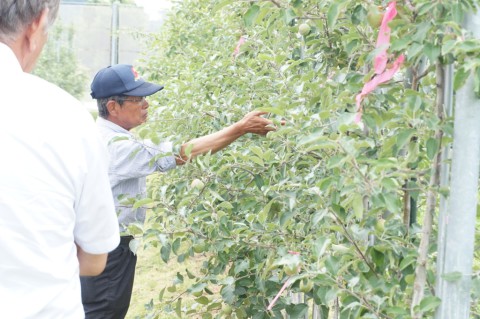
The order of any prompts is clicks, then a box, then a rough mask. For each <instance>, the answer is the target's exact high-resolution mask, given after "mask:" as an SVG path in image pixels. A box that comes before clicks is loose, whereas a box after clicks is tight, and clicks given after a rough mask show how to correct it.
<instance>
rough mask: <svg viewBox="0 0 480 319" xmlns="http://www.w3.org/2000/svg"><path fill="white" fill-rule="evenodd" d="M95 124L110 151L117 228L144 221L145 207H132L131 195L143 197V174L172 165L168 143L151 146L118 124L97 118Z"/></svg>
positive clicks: (174, 164)
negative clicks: (118, 225)
mask: <svg viewBox="0 0 480 319" xmlns="http://www.w3.org/2000/svg"><path fill="white" fill-rule="evenodd" d="M97 127H98V129H99V131H100V135H101V136H102V138H103V141H104V143H105V144H106V145H107V146H108V151H109V153H110V169H109V176H110V184H111V186H112V193H113V197H114V200H115V207H116V209H117V215H118V222H119V224H120V231H121V232H124V231H125V230H126V228H127V227H128V226H129V225H130V224H132V223H141V224H143V223H144V222H145V208H143V207H140V208H138V209H132V201H131V199H132V198H135V199H142V198H145V196H146V177H147V176H148V175H150V174H152V173H154V172H156V171H159V172H165V171H168V170H170V169H173V168H175V167H176V162H175V156H173V155H172V146H171V144H170V143H169V142H164V143H161V144H160V145H155V144H154V143H152V142H151V141H149V140H138V139H136V138H135V137H134V136H133V135H132V134H131V133H130V132H129V131H127V130H125V129H124V128H122V127H120V126H119V125H117V124H115V123H113V122H110V121H108V120H105V119H103V118H101V117H98V118H97Z"/></svg>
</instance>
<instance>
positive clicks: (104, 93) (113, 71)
mask: <svg viewBox="0 0 480 319" xmlns="http://www.w3.org/2000/svg"><path fill="white" fill-rule="evenodd" d="M90 88H91V90H92V92H91V93H90V95H91V96H92V97H93V98H94V99H103V98H107V97H111V96H115V95H129V96H149V95H152V94H154V93H157V92H158V91H160V90H162V89H163V86H161V85H158V84H154V83H150V82H146V81H145V80H144V79H142V78H141V77H140V76H139V75H138V73H137V71H136V70H135V68H134V67H133V66H131V65H129V64H116V65H112V66H109V67H106V68H104V69H101V70H100V71H98V73H97V74H96V75H95V77H94V78H93V81H92V85H91V86H90Z"/></svg>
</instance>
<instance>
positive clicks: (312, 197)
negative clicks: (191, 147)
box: [131, 0, 480, 319]
mask: <svg viewBox="0 0 480 319" xmlns="http://www.w3.org/2000/svg"><path fill="white" fill-rule="evenodd" d="M390 4H391V3H387V2H380V1H367V2H366V1H359V0H331V1H328V0H326V1H311V0H291V1H282V0H270V1H261V0H260V1H234V0H210V1H205V0H201V1H191V0H185V1H182V2H179V3H178V4H177V5H176V6H175V7H174V8H173V9H172V12H171V14H170V16H169V18H168V19H167V20H166V22H165V24H164V25H163V27H162V30H160V31H159V32H158V33H157V34H153V35H150V36H149V38H148V39H147V40H148V41H149V51H148V52H146V56H148V59H147V58H146V59H145V61H144V66H143V67H144V69H145V71H146V72H148V73H149V77H150V80H154V81H156V82H158V83H161V84H163V85H165V89H164V90H163V91H162V92H161V93H160V94H158V95H156V96H155V97H154V98H155V100H154V101H152V103H151V109H152V111H151V114H152V119H151V121H149V123H148V124H147V125H145V126H143V127H142V128H141V129H140V130H138V131H137V133H138V134H139V135H140V136H141V137H148V138H150V139H152V140H154V141H160V140H164V139H169V140H171V141H173V142H174V144H177V145H179V144H180V143H182V142H185V141H187V140H190V139H192V138H194V137H197V136H201V135H204V134H208V133H211V132H213V131H216V130H219V129H221V128H223V127H225V126H227V125H229V124H231V123H233V122H234V121H236V120H239V119H240V118H241V117H242V116H243V114H245V113H247V112H248V111H251V110H255V109H259V110H265V111H268V112H269V115H268V116H269V118H270V119H272V121H273V122H274V124H275V125H276V127H277V130H276V131H275V132H271V133H269V134H268V135H267V136H266V137H258V136H244V137H242V138H240V139H239V140H238V141H237V142H235V143H233V144H232V145H230V146H229V147H228V148H226V149H225V150H223V151H222V152H219V153H218V154H209V155H206V156H202V157H199V158H196V159H194V160H192V161H191V162H190V163H188V164H187V165H185V166H184V167H181V168H179V169H177V170H175V171H174V172H170V173H168V174H164V175H155V176H152V178H151V179H150V180H149V193H148V198H147V199H144V200H142V201H141V202H139V203H135V204H134V205H141V204H145V203H148V205H149V207H151V208H152V211H151V220H150V221H149V223H148V224H147V226H145V227H142V226H140V225H139V226H138V227H133V228H132V229H131V231H132V232H133V233H136V234H142V235H143V237H144V239H145V242H146V244H148V245H153V246H156V247H157V248H158V252H159V254H160V256H161V258H162V259H163V261H164V262H167V263H168V262H169V260H171V259H176V260H177V261H179V262H184V261H186V260H187V259H192V258H197V257H198V256H201V257H202V259H201V260H202V263H201V267H199V268H198V269H187V270H186V271H185V272H180V271H179V272H178V274H177V276H176V278H172V282H170V283H166V284H165V285H166V289H164V290H162V291H160V292H159V299H157V298H153V301H152V305H151V316H152V317H157V318H162V314H165V313H169V312H171V313H176V314H177V315H178V316H179V317H180V316H185V317H193V316H196V317H202V318H220V317H222V318H223V317H229V318H256V319H260V318H283V317H282V316H283V315H285V314H286V315H289V317H290V318H304V316H305V315H307V314H308V313H311V312H312V309H314V310H315V311H316V312H317V313H319V314H320V315H321V318H327V317H329V316H330V317H334V318H359V317H361V318H411V317H422V316H424V317H432V316H433V313H434V311H435V308H436V307H437V306H438V304H439V303H440V300H439V298H438V297H436V296H435V291H434V288H433V287H434V285H435V255H436V254H435V253H436V247H435V244H436V242H435V240H434V238H435V232H436V226H435V223H433V225H431V226H429V224H428V223H425V222H424V218H426V217H427V219H428V217H430V218H431V216H433V215H434V214H435V212H436V210H437V209H438V207H437V206H438V205H437V204H436V203H437V201H438V198H439V196H440V194H443V195H446V194H447V193H448V190H444V189H441V188H440V187H439V182H438V178H437V177H438V170H439V166H440V163H439V159H440V154H441V149H442V147H448V146H449V145H450V143H451V140H452V130H453V128H452V123H453V122H452V117H451V115H449V114H448V112H446V111H445V110H444V108H443V105H444V102H443V101H442V99H441V98H440V97H441V96H443V90H444V86H443V84H444V83H443V82H442V81H443V80H442V79H443V76H442V74H443V73H442V72H443V68H444V66H445V65H447V64H454V65H455V67H456V68H457V69H458V72H457V73H456V77H455V82H454V84H455V88H459V87H461V86H462V84H463V82H464V81H465V79H466V77H467V76H468V75H469V74H471V73H472V72H475V73H476V74H478V72H479V71H478V70H479V69H478V66H479V65H480V64H479V63H478V62H479V60H478V54H476V52H478V49H479V43H478V41H476V40H475V39H473V38H471V37H469V35H468V33H466V32H465V30H463V29H462V27H461V21H462V17H463V15H464V14H465V13H466V12H470V11H472V10H473V8H474V5H475V3H474V1H468V0H463V1H456V2H442V1H429V0H428V1H427V0H416V1H404V2H398V3H397V4H396V11H397V14H396V15H395V17H394V18H393V19H392V20H391V21H390V22H389V23H388V27H389V29H391V30H390V31H389V32H390V34H389V35H390V39H389V41H387V43H386V44H384V46H383V47H382V46H380V47H379V46H377V45H376V44H377V39H378V35H379V28H381V24H382V23H381V22H379V20H381V19H380V18H381V17H379V15H382V17H383V14H384V13H385V11H386V9H387V7H388V8H391V7H389V6H390ZM382 52H383V53H385V56H386V60H385V63H386V65H385V69H386V70H392V68H394V67H395V61H396V58H397V57H399V56H404V57H405V61H403V63H400V64H398V65H396V66H397V67H398V71H397V72H393V73H395V74H392V77H391V78H389V79H388V80H385V81H383V82H380V83H378V84H379V85H378V87H375V88H374V89H372V90H370V91H369V92H368V94H367V93H366V94H364V95H363V96H362V99H361V101H360V103H358V100H357V98H358V96H359V94H360V92H365V91H362V90H364V89H365V85H366V83H369V82H370V81H372V80H373V79H375V77H378V76H379V75H380V74H379V73H377V72H376V66H377V64H376V59H377V57H378V56H379V54H380V53H382ZM476 83H477V88H478V87H480V85H478V82H476ZM359 105H360V108H359V107H358V106H359ZM281 121H285V125H281ZM421 242H423V243H425V245H426V246H425V247H426V248H425V249H423V250H422V249H419V247H420V243H421ZM416 269H417V272H416ZM419 273H421V274H422V275H423V277H424V278H425V280H424V281H419V279H418V278H419V276H418V274H419ZM187 279H188V280H190V281H189V282H193V284H191V285H190V284H189V285H188V287H187V288H186V289H184V290H183V291H182V290H178V289H175V287H176V286H181V284H183V283H184V282H186V281H187ZM415 287H416V288H415ZM283 289H285V290H283ZM292 292H294V293H296V292H301V293H303V294H304V296H305V299H302V300H300V301H299V300H295V298H293V297H292V295H291V294H290V293H292ZM187 294H189V295H191V296H193V297H194V302H193V303H192V302H190V303H185V302H184V299H186V298H184V297H185V296H186V295H187ZM419 294H420V296H421V298H420V300H419V302H418V303H416V304H414V305H413V306H412V307H411V304H412V300H414V296H415V295H419ZM472 295H473V299H474V302H473V304H474V305H475V304H476V302H475V300H478V291H474V292H473V293H472ZM478 310H479V309H478V307H475V306H472V312H473V313H476V314H477V315H478ZM330 317H329V318H330Z"/></svg>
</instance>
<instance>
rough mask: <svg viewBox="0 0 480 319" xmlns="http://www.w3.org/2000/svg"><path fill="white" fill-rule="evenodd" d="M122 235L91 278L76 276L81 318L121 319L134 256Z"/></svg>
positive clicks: (128, 302) (126, 303)
mask: <svg viewBox="0 0 480 319" xmlns="http://www.w3.org/2000/svg"><path fill="white" fill-rule="evenodd" d="M131 239H133V237H131V236H122V237H121V240H120V245H119V246H118V247H117V248H116V249H115V250H114V251H112V252H110V253H109V254H108V259H107V266H106V267H105V270H104V271H103V273H102V274H100V275H99V276H95V277H80V282H81V284H82V302H83V308H84V310H85V319H123V318H125V316H126V314H127V311H128V307H129V305H130V297H131V296H132V288H133V279H134V277H135V265H136V264H137V256H136V255H134V254H133V253H132V251H131V250H130V248H129V247H128V243H129V242H130V240H131Z"/></svg>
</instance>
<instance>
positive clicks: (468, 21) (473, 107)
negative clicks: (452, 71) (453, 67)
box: [435, 12, 480, 319]
mask: <svg viewBox="0 0 480 319" xmlns="http://www.w3.org/2000/svg"><path fill="white" fill-rule="evenodd" d="M464 27H465V29H466V30H467V31H469V32H471V33H472V34H473V35H474V36H475V37H476V38H480V14H479V13H478V12H477V13H476V14H467V15H466V18H465V22H464ZM479 164H480V99H478V97H477V96H475V93H474V79H473V76H472V75H471V76H470V77H469V78H468V80H467V82H466V83H465V85H464V86H463V87H462V88H461V89H460V90H458V91H457V92H456V103H455V120H454V139H453V151H452V170H451V183H450V195H449V198H448V203H447V211H446V212H445V214H441V216H440V218H441V220H440V221H439V225H440V226H441V229H440V230H441V232H440V234H439V241H438V243H439V247H438V251H439V256H440V257H441V258H439V260H438V262H439V264H438V267H437V289H438V291H437V296H438V297H439V298H440V299H441V300H442V302H441V304H440V306H439V307H438V309H437V312H436V315H435V318H436V319H453V318H454V319H468V318H469V314H470V301H471V300H470V290H471V284H472V264H473V249H474V240H475V223H476V211H477V195H478V177H479ZM445 276H446V277H445Z"/></svg>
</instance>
